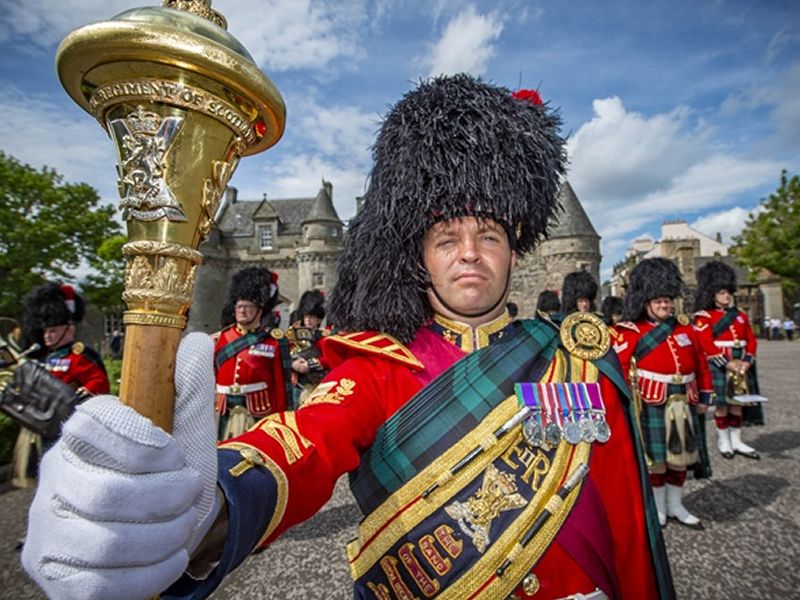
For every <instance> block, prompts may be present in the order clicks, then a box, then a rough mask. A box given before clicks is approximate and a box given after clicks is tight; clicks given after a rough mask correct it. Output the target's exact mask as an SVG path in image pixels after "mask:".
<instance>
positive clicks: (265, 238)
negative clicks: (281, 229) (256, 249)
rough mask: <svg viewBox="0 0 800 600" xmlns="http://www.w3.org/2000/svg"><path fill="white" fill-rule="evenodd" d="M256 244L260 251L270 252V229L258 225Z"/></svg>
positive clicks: (267, 226) (269, 227) (266, 226)
mask: <svg viewBox="0 0 800 600" xmlns="http://www.w3.org/2000/svg"><path fill="white" fill-rule="evenodd" d="M258 242H259V245H260V246H261V249H262V250H272V227H271V226H269V225H259V227H258Z"/></svg>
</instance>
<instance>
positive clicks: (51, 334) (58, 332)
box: [43, 323, 75, 348]
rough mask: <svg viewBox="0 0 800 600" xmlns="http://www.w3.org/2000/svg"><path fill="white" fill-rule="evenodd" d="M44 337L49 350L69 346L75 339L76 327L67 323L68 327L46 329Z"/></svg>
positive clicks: (56, 326)
mask: <svg viewBox="0 0 800 600" xmlns="http://www.w3.org/2000/svg"><path fill="white" fill-rule="evenodd" d="M43 337H44V345H45V346H47V347H48V348H58V347H60V346H63V345H64V344H69V343H70V342H71V341H72V340H73V339H74V338H75V326H74V325H73V324H71V323H67V324H66V325H54V326H53V327H45V328H44V332H43Z"/></svg>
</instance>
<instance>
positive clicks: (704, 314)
mask: <svg viewBox="0 0 800 600" xmlns="http://www.w3.org/2000/svg"><path fill="white" fill-rule="evenodd" d="M694 316H695V317H705V318H706V319H710V318H711V315H710V314H708V311H707V310H698V311H697V312H695V313H694Z"/></svg>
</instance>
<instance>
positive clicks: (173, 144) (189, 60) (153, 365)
mask: <svg viewBox="0 0 800 600" xmlns="http://www.w3.org/2000/svg"><path fill="white" fill-rule="evenodd" d="M226 28H227V22H226V21H225V18H224V17H223V16H222V15H221V14H219V13H218V12H217V11H215V10H213V9H212V8H211V0H164V1H163V3H162V6H160V7H155V6H154V7H145V8H136V9H132V10H129V11H126V12H124V13H122V14H120V15H117V16H116V17H114V18H113V19H111V20H110V21H103V22H100V23H94V24H90V25H86V26H85V27H81V28H80V29H77V30H75V31H73V32H72V33H70V34H69V35H68V36H67V37H66V38H64V40H63V41H62V42H61V45H60V46H59V48H58V51H57V54H56V68H57V71H58V76H59V78H60V80H61V84H62V85H63V86H64V89H66V91H67V93H68V94H69V95H70V96H71V97H72V99H73V100H74V101H75V102H76V103H77V104H78V105H79V106H80V107H81V108H83V109H84V110H85V111H86V112H88V113H90V114H91V115H92V116H93V117H94V118H95V119H97V120H98V122H99V123H100V125H101V126H102V127H103V128H104V129H105V130H106V131H107V132H108V134H109V136H110V137H111V138H112V139H113V141H114V143H115V145H116V149H117V158H118V164H117V172H118V176H119V180H118V181H119V193H120V198H121V202H120V208H121V210H122V218H123V219H124V220H125V221H126V224H127V230H128V242H127V243H126V244H125V245H124V246H123V248H122V253H123V255H124V256H125V259H126V267H125V291H124V292H123V294H122V298H123V300H124V301H125V303H126V304H127V307H128V310H127V311H126V312H125V315H124V317H123V322H124V323H125V326H126V327H125V347H124V352H123V359H122V375H121V382H120V399H121V400H122V402H123V403H125V404H127V405H128V406H131V407H132V408H134V409H135V410H136V411H137V412H139V413H141V414H142V415H144V416H146V417H148V418H150V419H151V420H152V421H153V422H154V423H155V424H156V425H158V426H159V427H162V428H163V429H164V430H166V431H170V430H171V429H172V412H173V404H174V395H175V354H176V352H177V348H178V343H179V341H180V337H181V332H182V331H183V329H184V328H185V326H186V318H187V313H188V311H189V307H190V305H191V300H192V291H193V289H194V283H195V276H196V273H197V267H198V266H199V265H200V263H201V262H202V255H201V254H200V252H198V250H197V247H198V246H199V245H200V242H201V241H202V240H203V239H204V238H205V237H206V236H207V235H208V232H209V230H210V229H211V226H212V224H213V219H214V216H215V213H216V212H217V208H218V207H219V202H220V199H221V197H222V194H223V192H224V191H225V187H226V186H227V183H228V181H229V179H230V178H231V175H232V174H233V171H234V170H235V169H236V166H237V164H238V162H239V158H240V157H242V156H249V155H251V154H256V153H258V152H261V151H263V150H266V149H267V148H269V147H270V146H272V145H273V144H275V143H276V142H277V141H278V140H279V139H280V137H281V135H282V134H283V129H284V124H285V114H286V113H285V107H284V104H283V99H282V98H281V95H280V93H279V92H278V90H277V89H276V88H275V86H274V85H273V84H272V82H270V80H269V79H268V78H267V77H266V76H265V75H264V74H263V73H262V72H261V71H260V70H259V68H258V67H257V66H256V64H255V61H254V60H253V58H252V57H251V56H250V55H249V54H248V52H247V50H245V48H244V47H243V46H242V45H241V44H240V43H239V42H238V41H237V40H236V39H235V38H234V37H233V36H231V35H230V34H229V33H228V32H227V30H226ZM209 368H210V367H209ZM210 401H211V400H209V402H210Z"/></svg>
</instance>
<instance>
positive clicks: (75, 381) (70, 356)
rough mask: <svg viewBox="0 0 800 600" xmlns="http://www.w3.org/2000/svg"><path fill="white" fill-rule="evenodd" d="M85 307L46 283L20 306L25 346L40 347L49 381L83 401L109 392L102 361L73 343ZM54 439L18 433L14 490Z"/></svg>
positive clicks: (67, 289) (66, 289)
mask: <svg viewBox="0 0 800 600" xmlns="http://www.w3.org/2000/svg"><path fill="white" fill-rule="evenodd" d="M84 312H85V303H84V300H83V298H82V297H81V296H80V295H79V294H78V293H76V291H75V289H74V288H73V287H72V286H71V285H67V284H58V283H47V284H44V285H42V286H39V287H37V288H34V289H33V290H32V291H31V293H30V294H29V295H28V297H27V298H26V301H25V315H24V320H23V323H24V332H25V333H24V337H25V341H26V343H25V346H26V347H27V346H30V345H31V344H33V343H38V344H40V345H41V346H42V351H41V358H42V360H43V362H44V365H45V367H46V368H47V370H48V371H49V372H50V374H51V375H53V376H54V377H56V378H57V379H60V380H61V381H63V382H64V383H66V384H67V385H69V386H71V387H72V388H73V389H74V390H75V391H76V392H78V394H79V395H80V396H81V397H84V398H88V397H89V396H93V395H96V394H107V393H108V391H109V384H108V374H107V373H106V368H105V365H104V364H103V359H102V358H101V357H100V354H98V353H97V352H96V351H95V350H94V349H93V348H90V347H89V346H87V345H85V344H84V343H83V342H80V341H78V340H76V339H75V326H76V325H77V324H78V323H80V321H81V320H82V319H83V314H84ZM56 439H57V436H55V435H53V436H51V437H48V436H47V435H43V436H41V437H40V436H38V435H35V434H34V433H33V432H31V431H29V430H27V429H24V428H23V429H22V430H21V431H20V435H19V438H18V439H17V443H16V445H15V448H14V478H13V480H12V483H13V484H14V485H15V486H16V487H27V486H28V484H29V483H30V481H29V480H30V477H29V475H31V474H32V473H33V471H34V467H35V465H36V462H37V460H38V459H37V457H38V456H41V454H42V452H43V451H45V450H47V449H48V448H50V447H51V446H52V445H53V444H54V443H55V442H56Z"/></svg>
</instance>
